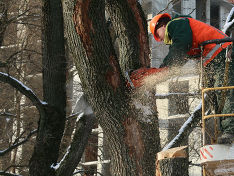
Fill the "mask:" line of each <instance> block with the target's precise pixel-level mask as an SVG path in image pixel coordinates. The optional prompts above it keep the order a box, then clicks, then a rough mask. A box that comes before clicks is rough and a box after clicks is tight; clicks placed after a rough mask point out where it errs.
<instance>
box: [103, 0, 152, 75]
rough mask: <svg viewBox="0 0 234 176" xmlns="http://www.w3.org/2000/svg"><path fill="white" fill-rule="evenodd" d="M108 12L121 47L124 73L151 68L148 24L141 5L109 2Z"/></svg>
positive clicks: (132, 1)
mask: <svg viewBox="0 0 234 176" xmlns="http://www.w3.org/2000/svg"><path fill="white" fill-rule="evenodd" d="M106 11H107V13H108V15H109V18H110V19H111V23H112V26H113V29H114V33H115V36H116V40H117V43H118V46H119V63H120V67H121V69H122V72H123V73H125V71H126V70H129V69H137V68H139V67H142V66H143V67H146V66H150V58H149V54H150V49H149V44H148V43H149V41H148V33H147V22H146V19H145V16H144V12H143V10H142V8H141V6H140V4H139V3H138V2H137V1H135V0H128V1H126V0H107V1H106ZM126 58H128V59H126Z"/></svg>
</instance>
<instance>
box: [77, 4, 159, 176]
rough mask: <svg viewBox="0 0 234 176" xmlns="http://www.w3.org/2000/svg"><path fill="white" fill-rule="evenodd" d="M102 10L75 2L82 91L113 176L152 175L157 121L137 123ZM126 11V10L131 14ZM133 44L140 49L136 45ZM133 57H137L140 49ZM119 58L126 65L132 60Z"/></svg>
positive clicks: (155, 119)
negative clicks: (104, 142)
mask: <svg viewBox="0 0 234 176" xmlns="http://www.w3.org/2000/svg"><path fill="white" fill-rule="evenodd" d="M132 2H134V3H135V4H136V1H132ZM104 5H105V4H104V0H101V1H100V0H77V1H76V5H75V12H74V22H75V29H76V32H77V34H78V36H79V39H80V43H79V42H78V44H79V45H78V47H79V48H80V51H78V52H77V53H78V57H76V59H75V63H76V67H77V69H78V72H79V76H80V79H81V82H82V87H83V90H84V92H85V94H86V96H87V98H88V100H89V103H90V104H91V106H92V108H93V110H94V112H95V114H96V116H97V118H98V121H99V123H100V125H101V127H102V129H103V131H104V135H105V136H106V138H107V141H108V144H109V149H110V151H109V152H110V156H111V172H112V174H113V175H117V176H118V175H119V176H131V175H132V176H133V175H134V176H136V175H147V176H149V175H155V172H154V171H155V167H154V164H155V160H154V159H152V158H155V157H152V156H155V155H156V153H157V152H158V151H159V133H158V123H157V118H156V117H155V118H154V119H153V120H152V121H151V123H146V122H144V121H139V119H141V116H142V115H143V114H142V113H140V112H139V111H138V110H136V109H135V107H131V106H129V92H128V90H127V89H126V86H125V81H124V78H123V77H122V74H121V69H120V66H119V62H120V61H119V60H118V58H117V56H116V54H115V50H114V47H113V45H112V41H111V38H110V35H109V32H108V29H107V25H106V22H105V8H104ZM127 6H128V8H126V10H127V9H131V8H130V6H129V4H127ZM122 13H127V12H126V11H123V12H122ZM130 14H131V15H132V16H131V17H129V16H128V17H126V19H125V22H128V21H129V20H127V19H134V17H133V14H134V13H133V12H132V13H130ZM118 21H120V20H118ZM121 22H122V21H121ZM131 29H132V28H130V29H129V30H131ZM122 32H123V33H125V32H127V31H126V30H123V31H122ZM123 40H124V39H123ZM126 40H127V39H126ZM125 42H126V41H125ZM135 42H136V44H137V45H138V46H139V45H140V44H139V40H137V39H135ZM128 45H134V42H130V43H127V42H126V47H127V48H128ZM129 52H130V51H129ZM131 52H133V51H131ZM134 52H136V51H134ZM126 53H128V52H127V51H126ZM134 54H135V55H136V56H137V58H140V57H139V55H140V52H139V50H138V52H136V53H134ZM122 59H126V61H127V60H128V59H130V57H129V56H126V57H125V58H122ZM118 61H119V62H118ZM124 69H125V68H123V69H122V70H124Z"/></svg>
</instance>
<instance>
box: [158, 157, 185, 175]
mask: <svg viewBox="0 0 234 176" xmlns="http://www.w3.org/2000/svg"><path fill="white" fill-rule="evenodd" d="M159 165H160V171H161V174H162V175H161V176H188V175H189V174H188V166H189V163H188V159H187V158H168V159H163V160H160V161H159Z"/></svg>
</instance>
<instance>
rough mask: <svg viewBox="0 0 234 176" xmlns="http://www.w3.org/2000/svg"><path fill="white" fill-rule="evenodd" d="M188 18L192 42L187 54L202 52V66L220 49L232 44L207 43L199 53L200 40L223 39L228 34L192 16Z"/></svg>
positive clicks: (192, 54)
mask: <svg viewBox="0 0 234 176" xmlns="http://www.w3.org/2000/svg"><path fill="white" fill-rule="evenodd" d="M188 19H189V24H190V27H191V30H192V33H193V43H192V47H191V49H190V51H189V52H188V53H187V54H188V55H190V56H195V55H200V54H202V56H203V58H204V60H203V65H204V66H206V65H207V64H208V63H209V62H210V61H211V60H212V59H214V58H215V56H217V55H218V54H219V53H220V52H221V51H222V49H224V48H226V47H227V46H228V45H230V44H232V42H226V43H223V44H215V43H213V44H208V45H205V46H204V48H203V52H202V53H201V48H200V46H199V44H201V43H202V42H204V41H207V40H214V39H223V38H226V37H228V36H227V35H226V34H225V33H223V32H222V31H220V30H218V29H217V28H215V27H213V26H210V25H208V24H206V23H203V22H201V21H198V20H195V19H193V18H188Z"/></svg>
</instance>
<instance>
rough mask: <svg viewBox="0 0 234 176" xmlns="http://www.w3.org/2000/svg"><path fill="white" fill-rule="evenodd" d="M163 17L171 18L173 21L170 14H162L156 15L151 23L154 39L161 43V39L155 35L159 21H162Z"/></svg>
mask: <svg viewBox="0 0 234 176" xmlns="http://www.w3.org/2000/svg"><path fill="white" fill-rule="evenodd" d="M163 17H169V18H170V19H171V16H170V15H169V14H168V13H162V14H159V15H156V16H155V17H153V18H152V20H151V21H150V31H151V33H152V34H153V36H154V39H155V40H156V41H160V39H159V38H158V37H157V36H156V35H155V34H154V32H155V27H156V26H157V23H158V21H159V19H161V18H163Z"/></svg>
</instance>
